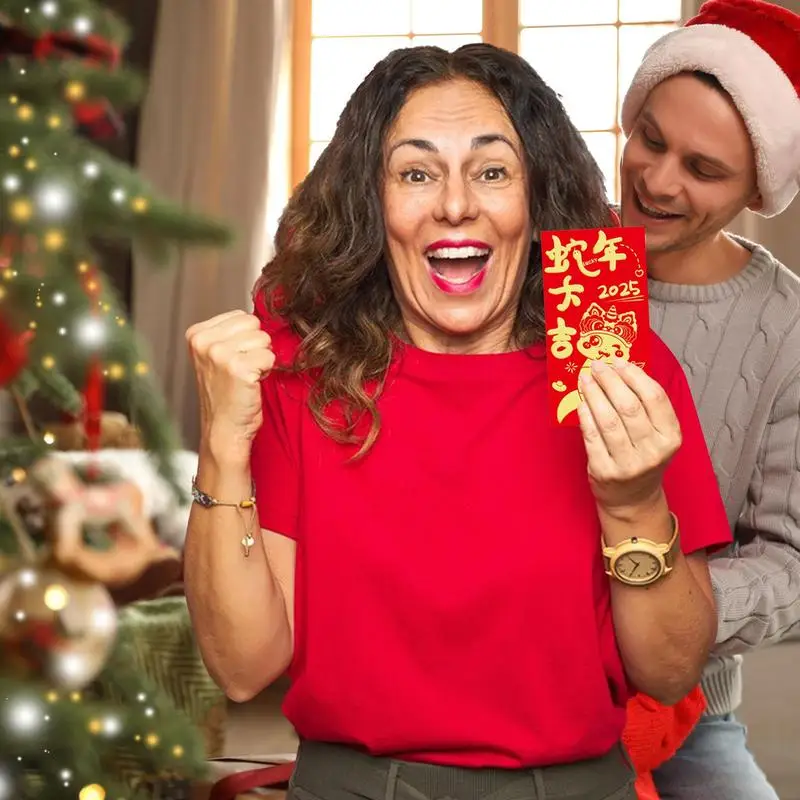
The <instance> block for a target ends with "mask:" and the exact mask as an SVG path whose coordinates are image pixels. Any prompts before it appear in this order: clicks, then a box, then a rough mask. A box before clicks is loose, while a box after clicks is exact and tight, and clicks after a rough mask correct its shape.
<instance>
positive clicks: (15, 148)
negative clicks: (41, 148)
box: [8, 144, 22, 158]
mask: <svg viewBox="0 0 800 800" xmlns="http://www.w3.org/2000/svg"><path fill="white" fill-rule="evenodd" d="M21 152H22V150H21V149H20V147H19V145H16V144H12V145H11V147H9V148H8V154H9V155H10V156H11V158H17V157H18V156H19V154H20V153H21Z"/></svg>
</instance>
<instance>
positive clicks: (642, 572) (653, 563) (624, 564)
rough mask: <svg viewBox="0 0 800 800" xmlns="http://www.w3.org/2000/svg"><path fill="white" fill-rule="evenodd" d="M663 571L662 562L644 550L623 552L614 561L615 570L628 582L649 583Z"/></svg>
mask: <svg viewBox="0 0 800 800" xmlns="http://www.w3.org/2000/svg"><path fill="white" fill-rule="evenodd" d="M660 571H661V562H660V561H659V559H657V558H656V557H655V556H654V555H651V554H650V553H645V552H642V551H639V552H633V553H623V554H622V555H620V556H619V557H618V558H617V560H616V561H615V562H614V572H616V574H617V576H618V577H619V578H620V579H621V580H623V581H625V582H627V583H649V582H650V581H652V580H653V579H654V578H656V577H657V576H658V574H659V572H660Z"/></svg>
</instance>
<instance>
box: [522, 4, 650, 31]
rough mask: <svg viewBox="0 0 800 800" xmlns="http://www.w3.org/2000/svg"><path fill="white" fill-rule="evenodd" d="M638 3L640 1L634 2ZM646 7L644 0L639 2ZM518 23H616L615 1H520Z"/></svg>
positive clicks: (523, 24)
mask: <svg viewBox="0 0 800 800" xmlns="http://www.w3.org/2000/svg"><path fill="white" fill-rule="evenodd" d="M635 2H640V0H635ZM641 2H642V4H643V5H647V2H645V0H641ZM519 21H520V24H521V25H522V26H523V27H524V26H525V25H592V24H597V23H603V22H616V21H617V0H559V2H556V1H555V0H522V2H521V3H520V10H519Z"/></svg>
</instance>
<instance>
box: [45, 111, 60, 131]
mask: <svg viewBox="0 0 800 800" xmlns="http://www.w3.org/2000/svg"><path fill="white" fill-rule="evenodd" d="M47 125H48V126H49V127H50V128H52V129H53V130H56V129H57V128H60V127H61V117H59V116H58V114H51V115H50V116H49V117H48V118H47Z"/></svg>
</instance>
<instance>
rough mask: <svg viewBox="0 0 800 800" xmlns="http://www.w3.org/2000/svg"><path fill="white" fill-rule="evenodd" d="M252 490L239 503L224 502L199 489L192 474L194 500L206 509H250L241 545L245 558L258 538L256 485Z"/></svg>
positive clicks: (241, 510) (240, 510)
mask: <svg viewBox="0 0 800 800" xmlns="http://www.w3.org/2000/svg"><path fill="white" fill-rule="evenodd" d="M251 492H252V494H251V496H250V497H248V498H247V499H246V500H240V501H239V502H238V503H223V502H221V501H220V500H217V498H216V497H212V495H210V494H207V493H206V492H204V491H203V490H202V489H199V488H198V486H197V477H196V476H192V500H193V502H195V503H197V505H199V506H202V507H203V508H205V509H209V508H214V507H215V506H226V507H228V508H235V509H237V511H239V513H240V514H241V513H242V512H243V511H245V510H247V509H249V510H250V520H249V521H247V520H244V519H243V522H244V531H245V533H244V538H243V539H242V540H241V545H242V549H243V550H244V556H245V558H248V557H249V555H250V548H251V547H252V546H253V545H254V544H255V543H256V540H255V539H254V538H253V523H254V522H255V521H256V497H255V493H256V492H255V486H253V487H252V489H251Z"/></svg>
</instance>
